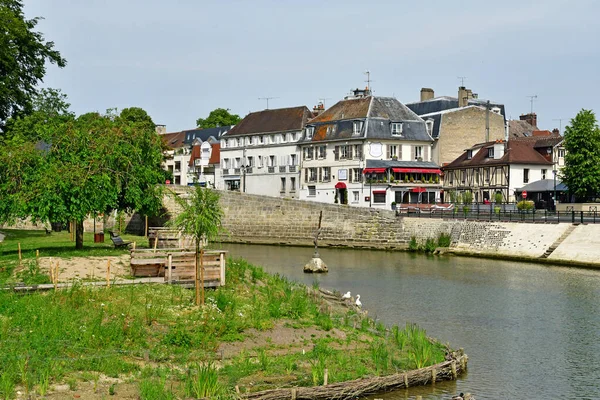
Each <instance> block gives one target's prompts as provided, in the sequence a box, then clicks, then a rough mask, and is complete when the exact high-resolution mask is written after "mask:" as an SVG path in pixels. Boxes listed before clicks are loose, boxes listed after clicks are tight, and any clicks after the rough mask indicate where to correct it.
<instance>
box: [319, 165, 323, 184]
mask: <svg viewBox="0 0 600 400" xmlns="http://www.w3.org/2000/svg"><path fill="white" fill-rule="evenodd" d="M322 180H323V168H319V182H321V181H322Z"/></svg>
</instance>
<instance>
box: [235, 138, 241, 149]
mask: <svg viewBox="0 0 600 400" xmlns="http://www.w3.org/2000/svg"><path fill="white" fill-rule="evenodd" d="M241 145H242V139H240V138H237V139H236V146H238V147H240V146H241Z"/></svg>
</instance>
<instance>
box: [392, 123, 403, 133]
mask: <svg viewBox="0 0 600 400" xmlns="http://www.w3.org/2000/svg"><path fill="white" fill-rule="evenodd" d="M392 135H394V136H400V135H402V123H401V122H392Z"/></svg>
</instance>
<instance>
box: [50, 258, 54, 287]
mask: <svg viewBox="0 0 600 400" xmlns="http://www.w3.org/2000/svg"><path fill="white" fill-rule="evenodd" d="M50 281H51V282H52V283H54V265H53V264H52V260H50Z"/></svg>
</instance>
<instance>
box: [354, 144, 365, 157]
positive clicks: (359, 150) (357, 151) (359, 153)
mask: <svg viewBox="0 0 600 400" xmlns="http://www.w3.org/2000/svg"><path fill="white" fill-rule="evenodd" d="M354 157H355V158H358V159H359V160H362V158H363V146H362V144H355V145H354Z"/></svg>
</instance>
